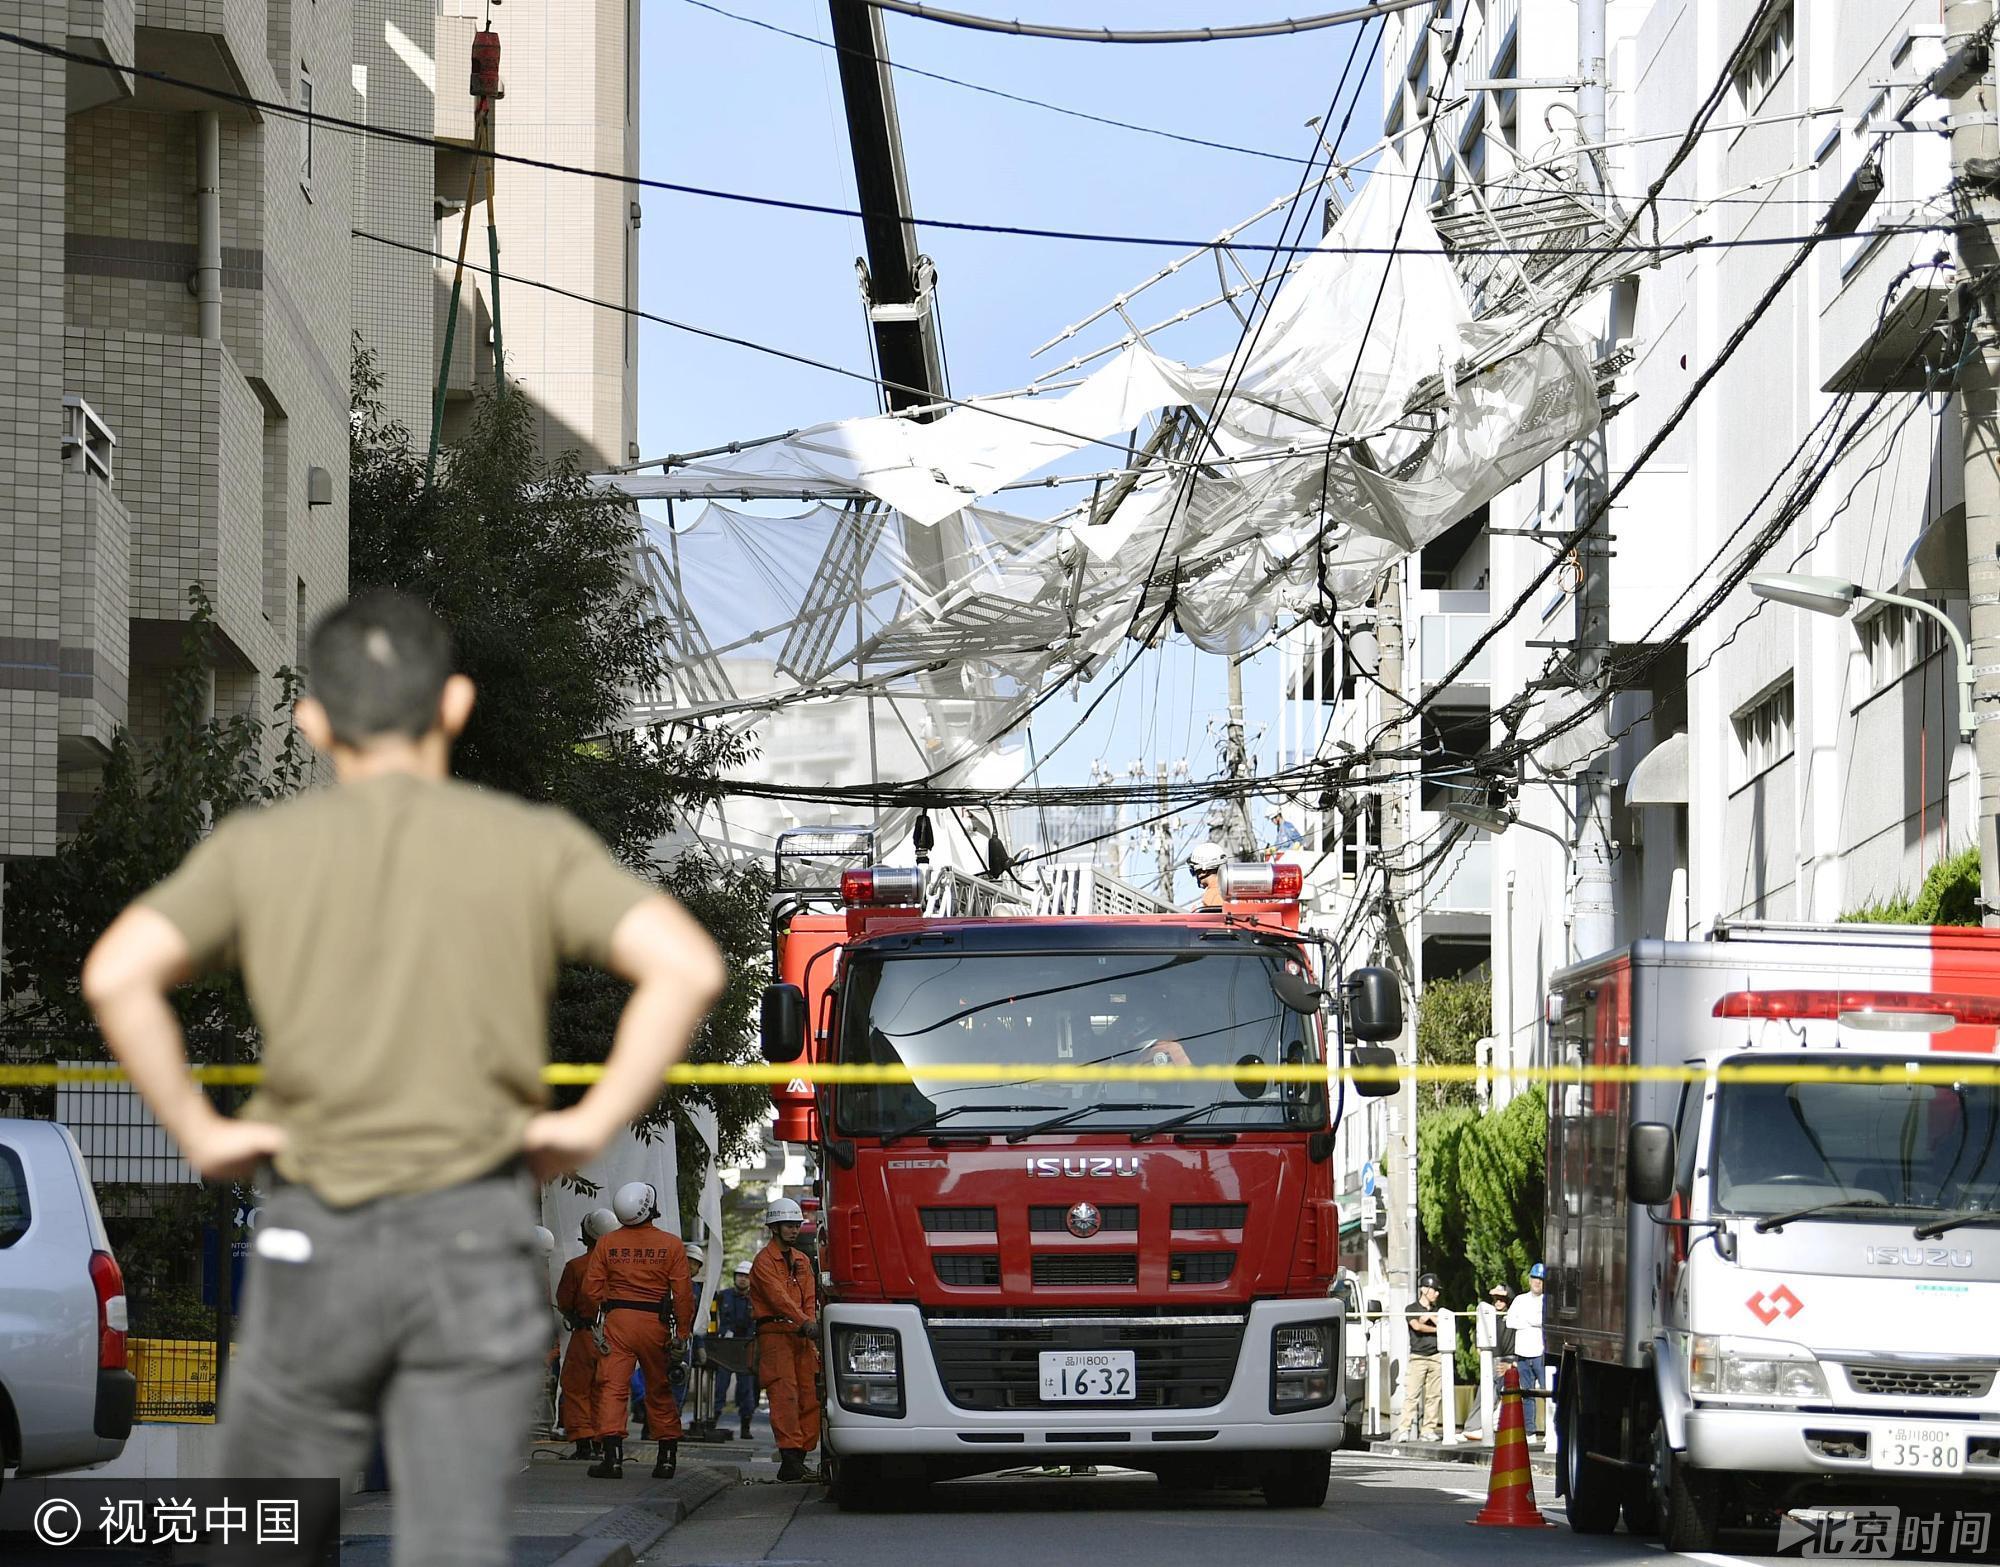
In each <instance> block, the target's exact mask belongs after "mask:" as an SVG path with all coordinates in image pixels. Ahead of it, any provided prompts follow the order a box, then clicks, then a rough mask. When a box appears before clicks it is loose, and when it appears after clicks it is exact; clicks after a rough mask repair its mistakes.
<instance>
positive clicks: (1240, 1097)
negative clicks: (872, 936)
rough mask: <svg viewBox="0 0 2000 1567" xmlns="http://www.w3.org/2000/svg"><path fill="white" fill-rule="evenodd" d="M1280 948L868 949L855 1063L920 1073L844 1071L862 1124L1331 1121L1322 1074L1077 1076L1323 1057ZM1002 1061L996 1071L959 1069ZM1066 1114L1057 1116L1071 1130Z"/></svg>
mask: <svg viewBox="0 0 2000 1567" xmlns="http://www.w3.org/2000/svg"><path fill="white" fill-rule="evenodd" d="M1279 961H1280V959H1279V957H1278V956H1277V955H1276V954H1271V953H1265V952H1255V951H1252V952H1234V953H1226V952H1214V951H1209V952H1186V951H1173V952H1142V951H1130V950H1124V951H1119V952H1115V953H1106V952H1033V953H1028V952H970V953H968V952H947V953H923V952H907V953H906V952H895V953H888V954H879V955H878V954H870V953H859V954H855V955H854V956H853V957H852V958H851V959H850V966H849V968H848V970H847V975H846V978H845V980H844V981H843V984H842V990H843V1000H842V1021H841V1029H840V1055H839V1059H840V1060H841V1061H842V1062H849V1063H858V1062H865V1063H870V1064H885V1065H905V1066H908V1067H909V1068H910V1069H911V1071H912V1073H913V1074H914V1076H915V1078H916V1081H915V1082H913V1083H891V1084H879V1085H878V1084H845V1085H843V1086H842V1087H841V1088H840V1090H839V1093H838V1096H837V1100H836V1106H835V1118H836V1120H837V1121H838V1123H839V1125H840V1129H841V1130H842V1131H843V1132H845V1133H848V1134H849V1135H861V1136H871V1135H889V1134H896V1133H899V1132H904V1131H906V1130H907V1129H908V1128H911V1127H929V1126H931V1125H933V1124H937V1123H940V1122H942V1121H944V1120H945V1119H947V1118H949V1120H950V1121H951V1125H952V1130H953V1131H954V1132H955V1133H957V1132H976V1133H1007V1132H1014V1133H1017V1134H1018V1133H1022V1132H1024V1131H1025V1130H1026V1129H1027V1128H1030V1127H1035V1126H1038V1125H1040V1124H1042V1123H1046V1122H1051V1121H1052V1108H1051V1107H1053V1111H1054V1112H1059V1114H1055V1115H1054V1116H1053V1119H1059V1120H1060V1122H1061V1130H1062V1131H1064V1132H1066V1133H1075V1134H1083V1133H1088V1132H1095V1131H1100V1130H1102V1131H1132V1130H1137V1129H1141V1128H1148V1127H1157V1126H1158V1125H1159V1123H1160V1122H1161V1121H1162V1119H1163V1117H1167V1116H1172V1117H1173V1119H1174V1120H1175V1122H1176V1123H1177V1124H1182V1125H1187V1124H1189V1123H1192V1128H1193V1129H1194V1130H1196V1131H1206V1130H1208V1129H1209V1128H1211V1127H1214V1128H1216V1129H1219V1130H1230V1131H1237V1130H1246V1129H1250V1128H1256V1127H1298V1128H1312V1127H1322V1126H1324V1125H1325V1123H1326V1086H1325V1084H1324V1083H1323V1082H1319V1081H1314V1082H1311V1083H1273V1082H1269V1081H1257V1082H1229V1081H1219V1082H1201V1081H1186V1080H1176V1079H1173V1078H1163V1079H1161V1080H1160V1081H1157V1082H1149V1081H1146V1080H1145V1079H1144V1078H1140V1079H1137V1080H1120V1081H1116V1082H1072V1081H1065V1080H1063V1079H1062V1078H1060V1077H1056V1076H1052V1075H1050V1073H1049V1072H1048V1071H1047V1070H1045V1069H1049V1068H1058V1069H1059V1068H1063V1067H1070V1066H1087V1065H1107V1066H1134V1067H1141V1068H1146V1067H1153V1068H1158V1067H1166V1066H1181V1065H1188V1066H1235V1067H1244V1068H1255V1067H1258V1066H1268V1065H1272V1064H1276V1063H1295V1064H1296V1063H1305V1062H1317V1061H1319V1060H1320V1059H1321V1055H1320V1049H1319V1042H1318V1037H1317V1029H1316V1026H1315V1020H1314V1019H1312V1018H1311V1017H1306V1016H1301V1015H1300V1014H1299V1013H1296V1012H1292V1011H1289V1010H1287V1009H1286V1007H1285V1006H1284V1005H1283V1003H1282V1002H1280V1001H1279V1000H1278V998H1277V996H1276V995H1275V994H1274V993H1273V991H1272V988H1271V982H1272V976H1273V974H1274V973H1276V972H1277V969H1276V965H1277V963H1278V962H1279ZM969 1066H991V1067H995V1068H997V1069H998V1070H996V1071H995V1072H994V1073H993V1074H992V1076H991V1079H990V1080H985V1079H983V1078H982V1079H979V1080H974V1081H970V1082H968V1081H965V1080H964V1079H963V1078H962V1077H961V1076H958V1075H955V1074H956V1073H957V1072H959V1071H962V1069H964V1068H965V1067H969ZM1056 1129H1057V1128H1056V1127H1055V1126H1054V1125H1052V1124H1051V1125H1050V1126H1049V1128H1048V1130H1049V1131H1050V1132H1051V1133H1053V1132H1054V1131H1056Z"/></svg>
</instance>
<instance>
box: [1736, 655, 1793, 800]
mask: <svg viewBox="0 0 2000 1567" xmlns="http://www.w3.org/2000/svg"><path fill="white" fill-rule="evenodd" d="M1792 689H1793V688H1792V682H1791V681H1789V680H1787V681H1786V682H1785V683H1784V684H1783V685H1781V686H1779V687H1778V688H1777V689H1776V690H1775V691H1772V692H1771V693H1770V694H1769V695H1767V696H1765V697H1764V698H1762V699H1761V700H1759V701H1757V702H1754V703H1752V704H1751V705H1750V706H1749V707H1746V708H1744V709H1743V710H1742V711H1741V712H1739V713H1738V714H1737V715H1736V717H1735V719H1734V720H1733V722H1734V724H1735V726H1736V749H1737V752H1738V754H1739V755H1740V756H1741V758H1742V767H1741V778H1742V782H1744V783H1748V782H1749V781H1750V780H1751V779H1753V778H1755V777H1756V776H1757V775H1758V774H1759V773H1762V772H1767V771H1768V770H1770V769H1771V768H1773V767H1776V766H1777V765H1778V763H1780V762H1782V761H1783V760H1784V759H1785V758H1786V757H1788V756H1790V755H1791V754H1792V716H1793V715H1792Z"/></svg>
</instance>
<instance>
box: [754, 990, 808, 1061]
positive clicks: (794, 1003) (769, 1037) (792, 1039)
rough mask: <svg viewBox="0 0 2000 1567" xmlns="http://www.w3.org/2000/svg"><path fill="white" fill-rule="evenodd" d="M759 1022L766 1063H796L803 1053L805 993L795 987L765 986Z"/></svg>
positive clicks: (804, 1048)
mask: <svg viewBox="0 0 2000 1567" xmlns="http://www.w3.org/2000/svg"><path fill="white" fill-rule="evenodd" d="M761 1021H762V1023H763V1035H764V1059H765V1060H766V1061H770V1062H773V1063H781V1062H785V1061H796V1060H798V1058H799V1057H800V1056H802V1055H804V1054H805V1053H806V993H805V992H804V991H803V990H801V989H799V987H798V986H797V985H766V986H765V987H764V1005H763V1014H762V1018H761Z"/></svg>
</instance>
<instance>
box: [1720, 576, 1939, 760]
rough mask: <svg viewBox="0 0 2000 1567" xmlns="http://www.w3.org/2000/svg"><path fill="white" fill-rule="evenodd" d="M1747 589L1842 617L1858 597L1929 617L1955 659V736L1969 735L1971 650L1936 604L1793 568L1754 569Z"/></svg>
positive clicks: (1761, 596) (1764, 597)
mask: <svg viewBox="0 0 2000 1567" xmlns="http://www.w3.org/2000/svg"><path fill="white" fill-rule="evenodd" d="M1750 591H1751V592H1752V593H1754V594H1756V595H1757V597H1759V598H1761V599H1770V600H1771V601H1772V602H1773V603H1777V604H1790V605H1792V606H1793V607H1794V608H1796V609H1809V610H1811V611H1812V612H1813V613H1814V614H1816V615H1833V616H1836V617H1838V616H1844V615H1846V614H1848V613H1849V612H1850V611H1851V610H1852V609H1853V608H1854V604H1855V601H1856V600H1857V599H1868V600H1871V601H1873V602H1875V603H1877V604H1900V605H1901V606H1902V607H1903V608H1904V609H1913V610H1915V611H1916V612H1917V613H1918V614H1920V615H1928V616H1930V618H1931V619H1932V620H1935V621H1936V622H1937V623H1938V624H1939V625H1941V626H1943V627H1944V634H1945V635H1946V636H1948V637H1950V638H1951V649H1952V654H1953V656H1954V657H1955V658H1956V659H1957V661H1958V737H1959V739H1961V740H1970V739H1971V738H1972V653H1971V651H1970V650H1969V649H1968V648H1967V647H1966V645H1965V638H1964V637H1963V636H1961V635H1960V634H1959V630H1958V627H1957V626H1955V625H1953V624H1952V623H1951V617H1950V616H1949V615H1947V614H1946V613H1945V612H1944V611H1943V610H1941V609H1939V608H1938V607H1937V606H1936V605H1935V604H1926V603H1925V602H1924V601H1923V600H1922V599H1913V598H1909V597H1907V596H1906V595H1904V594H1901V593H1884V592H1882V591H1881V590H1880V589H1879V588H1864V587H1861V586H1859V585H1857V584H1855V583H1852V582H1848V581H1845V580H1844V579H1842V578H1840V577H1811V576H1807V575H1805V574H1804V573H1802V572H1793V571H1760V572H1757V573H1755V574H1753V575H1752V576H1751V578H1750Z"/></svg>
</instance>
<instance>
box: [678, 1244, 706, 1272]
mask: <svg viewBox="0 0 2000 1567" xmlns="http://www.w3.org/2000/svg"><path fill="white" fill-rule="evenodd" d="M682 1250H684V1251H685V1252H686V1253H687V1260H688V1266H689V1267H690V1268H693V1269H694V1270H695V1271H696V1272H700V1271H701V1269H702V1268H704V1267H705V1266H707V1264H708V1253H707V1252H706V1251H704V1250H702V1245H701V1242H700V1241H689V1242H688V1243H687V1245H686V1246H684V1247H683V1248H682Z"/></svg>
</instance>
